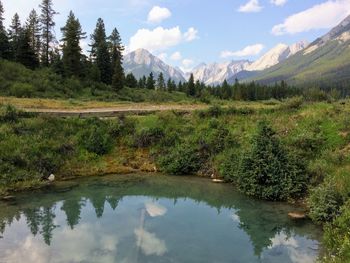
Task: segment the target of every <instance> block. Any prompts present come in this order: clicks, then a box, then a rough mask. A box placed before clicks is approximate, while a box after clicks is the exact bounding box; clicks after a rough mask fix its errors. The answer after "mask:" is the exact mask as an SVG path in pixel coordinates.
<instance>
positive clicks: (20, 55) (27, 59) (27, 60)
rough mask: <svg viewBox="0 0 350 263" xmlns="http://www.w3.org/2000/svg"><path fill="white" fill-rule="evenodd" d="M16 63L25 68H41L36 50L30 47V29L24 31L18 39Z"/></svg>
mask: <svg viewBox="0 0 350 263" xmlns="http://www.w3.org/2000/svg"><path fill="white" fill-rule="evenodd" d="M16 61H17V62H19V63H21V64H23V65H24V66H26V67H28V68H30V69H35V68H36V67H38V66H39V60H38V58H37V56H36V54H35V51H34V49H33V48H32V46H31V45H30V32H29V30H28V29H25V30H22V31H21V32H20V36H19V39H18V47H17V53H16Z"/></svg>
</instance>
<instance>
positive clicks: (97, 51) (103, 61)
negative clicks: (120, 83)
mask: <svg viewBox="0 0 350 263" xmlns="http://www.w3.org/2000/svg"><path fill="white" fill-rule="evenodd" d="M91 40H92V43H91V51H90V52H91V59H92V60H93V62H94V63H95V64H96V65H97V67H98V69H99V71H100V76H101V81H102V82H104V83H106V84H111V83H112V72H113V71H112V64H111V57H110V54H109V51H108V43H107V38H106V29H105V24H104V22H103V20H102V19H101V18H99V19H98V20H97V24H96V28H95V31H94V33H93V34H92V35H91Z"/></svg>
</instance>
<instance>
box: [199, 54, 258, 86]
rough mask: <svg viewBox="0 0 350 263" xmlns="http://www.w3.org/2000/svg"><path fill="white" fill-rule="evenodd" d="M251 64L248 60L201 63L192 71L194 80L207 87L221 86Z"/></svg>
mask: <svg viewBox="0 0 350 263" xmlns="http://www.w3.org/2000/svg"><path fill="white" fill-rule="evenodd" d="M250 63H251V62H249V61H248V60H239V61H231V62H225V63H211V64H208V65H207V64H204V63H201V64H199V65H198V66H197V67H195V68H194V69H193V71H192V73H193V77H194V79H195V80H199V81H201V82H204V83H205V84H207V85H216V84H221V83H222V82H223V81H224V80H225V79H229V78H231V77H232V76H234V75H235V74H237V73H238V72H240V71H242V70H244V69H245V68H246V67H247V66H248V65H249V64H250Z"/></svg>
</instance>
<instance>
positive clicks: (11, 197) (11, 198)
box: [1, 195, 16, 201]
mask: <svg viewBox="0 0 350 263" xmlns="http://www.w3.org/2000/svg"><path fill="white" fill-rule="evenodd" d="M15 199H16V198H15V197H14V196H13V195H7V196H4V197H2V198H1V200H3V201H14V200H15Z"/></svg>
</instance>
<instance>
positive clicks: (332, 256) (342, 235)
mask: <svg viewBox="0 0 350 263" xmlns="http://www.w3.org/2000/svg"><path fill="white" fill-rule="evenodd" d="M349 228H350V201H348V202H347V203H345V205H344V206H343V207H342V208H341V214H340V216H339V217H337V218H336V219H335V220H334V221H333V222H332V223H329V224H327V225H326V227H325V232H324V245H325V247H326V248H327V253H326V255H325V258H324V262H334V263H343V262H348V260H349V258H350V231H349Z"/></svg>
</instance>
